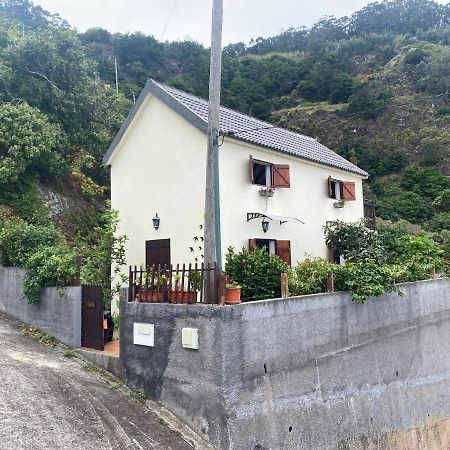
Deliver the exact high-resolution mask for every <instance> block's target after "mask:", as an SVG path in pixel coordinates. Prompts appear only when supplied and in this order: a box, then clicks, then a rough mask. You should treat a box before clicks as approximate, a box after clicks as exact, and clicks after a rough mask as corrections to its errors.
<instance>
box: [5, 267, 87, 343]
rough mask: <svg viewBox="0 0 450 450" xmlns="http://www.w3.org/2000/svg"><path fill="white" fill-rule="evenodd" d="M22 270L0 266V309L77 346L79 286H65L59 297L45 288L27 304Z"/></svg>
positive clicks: (56, 293)
mask: <svg viewBox="0 0 450 450" xmlns="http://www.w3.org/2000/svg"><path fill="white" fill-rule="evenodd" d="M25 274H26V271H25V270H24V269H20V268H17V267H7V268H6V267H2V266H0V311H2V312H4V313H6V314H8V315H10V316H13V317H15V318H17V319H19V320H21V321H22V322H24V323H26V324H29V325H33V326H35V327H37V328H39V329H40V330H42V331H45V332H46V333H48V334H50V335H51V336H53V337H55V338H56V339H58V340H59V341H61V342H63V343H64V344H67V345H70V346H72V347H80V346H81V287H80V286H76V287H67V288H65V291H64V295H63V296H62V297H61V296H60V295H59V293H58V290H57V289H56V288H46V289H45V290H44V291H43V293H42V295H41V299H40V301H39V303H36V304H28V302H27V299H26V298H24V295H23V278H24V276H25Z"/></svg>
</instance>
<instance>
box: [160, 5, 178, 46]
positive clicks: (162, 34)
mask: <svg viewBox="0 0 450 450" xmlns="http://www.w3.org/2000/svg"><path fill="white" fill-rule="evenodd" d="M177 2H178V0H174V2H173V5H172V9H171V11H170V14H169V17H168V19H167V22H166V24H165V25H164V28H163V31H162V33H161V37H160V38H159V40H160V41H162V40H163V37H164V35H165V34H166V31H167V28H168V27H169V24H170V22H171V20H172V17H173V14H174V12H175V8H176V6H177Z"/></svg>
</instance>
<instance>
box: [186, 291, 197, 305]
mask: <svg viewBox="0 0 450 450" xmlns="http://www.w3.org/2000/svg"><path fill="white" fill-rule="evenodd" d="M183 303H189V304H193V303H197V291H187V292H183Z"/></svg>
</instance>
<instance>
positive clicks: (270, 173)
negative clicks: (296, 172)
mask: <svg viewBox="0 0 450 450" xmlns="http://www.w3.org/2000/svg"><path fill="white" fill-rule="evenodd" d="M250 181H251V183H252V184H257V185H259V186H268V187H279V188H289V187H291V177H290V170H289V165H288V164H272V163H269V162H266V161H260V160H258V159H253V158H252V157H251V156H250Z"/></svg>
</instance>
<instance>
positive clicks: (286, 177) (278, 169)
mask: <svg viewBox="0 0 450 450" xmlns="http://www.w3.org/2000/svg"><path fill="white" fill-rule="evenodd" d="M272 174H273V175H272V185H273V187H279V188H289V187H291V175H290V171H289V165H288V164H273V166H272Z"/></svg>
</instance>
